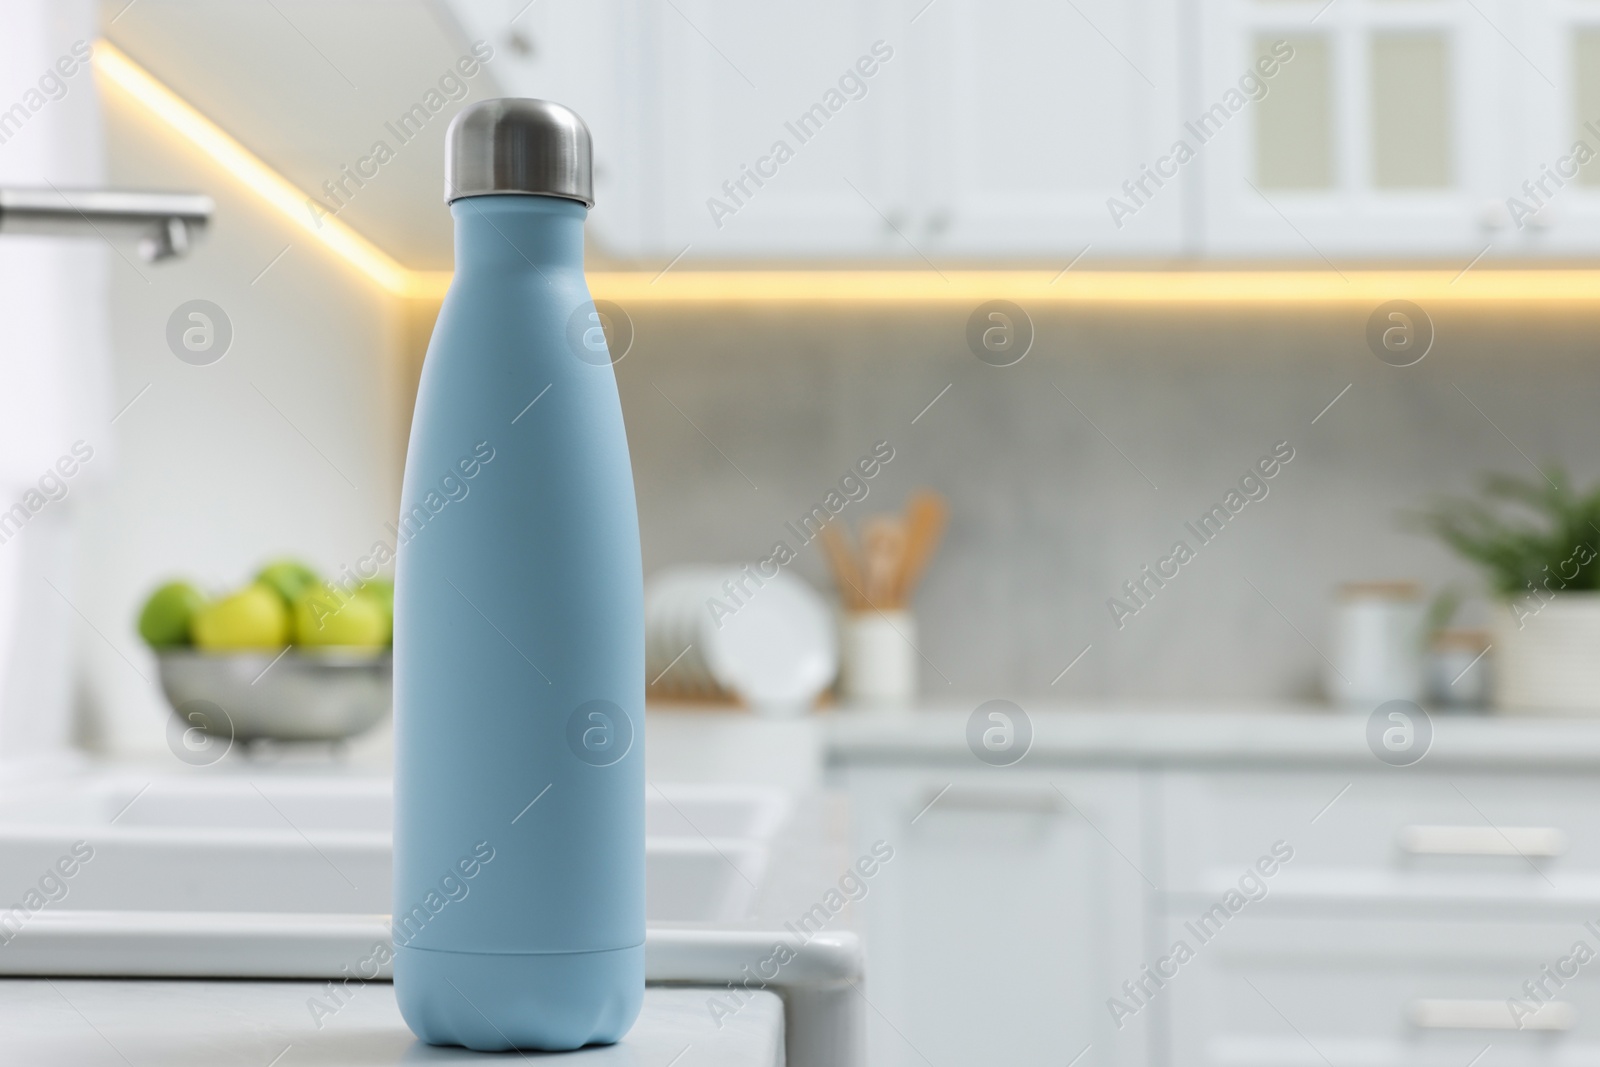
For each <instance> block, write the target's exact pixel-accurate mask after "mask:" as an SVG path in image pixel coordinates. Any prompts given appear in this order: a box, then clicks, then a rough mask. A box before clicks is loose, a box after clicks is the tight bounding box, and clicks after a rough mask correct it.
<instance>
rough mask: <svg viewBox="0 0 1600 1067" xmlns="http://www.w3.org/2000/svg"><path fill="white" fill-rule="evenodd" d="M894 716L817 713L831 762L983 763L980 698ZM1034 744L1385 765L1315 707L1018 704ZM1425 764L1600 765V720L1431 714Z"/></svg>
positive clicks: (1362, 729)
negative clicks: (977, 728)
mask: <svg viewBox="0 0 1600 1067" xmlns="http://www.w3.org/2000/svg"><path fill="white" fill-rule="evenodd" d="M980 703H981V702H980V701H976V700H975V701H973V702H972V704H971V705H968V706H962V707H959V708H950V707H948V706H947V707H946V708H944V709H941V710H931V711H912V712H899V713H863V712H855V713H852V712H848V711H838V712H834V713H832V714H830V715H827V716H826V717H825V718H824V722H825V725H824V727H823V729H824V734H825V741H824V747H825V751H826V759H827V761H828V762H829V763H830V764H831V765H834V766H840V765H851V764H863V763H872V764H896V763H918V764H926V763H929V762H934V763H941V764H951V763H953V764H968V763H970V764H971V765H973V766H974V767H977V766H981V764H980V763H979V762H978V761H977V759H976V757H974V755H973V753H972V751H971V749H969V748H968V745H967V723H968V719H969V717H970V716H971V715H972V713H973V710H974V709H975V708H976V707H977V706H978V705H979V704H980ZM1021 706H1022V708H1023V710H1024V711H1025V712H1026V713H1027V716H1028V719H1029V721H1030V722H1031V724H1032V727H1033V743H1032V747H1031V748H1030V749H1029V751H1028V754H1027V756H1026V757H1025V758H1024V759H1023V760H1022V761H1021V763H1020V764H1019V765H1021V766H1027V765H1029V764H1045V763H1051V764H1082V763H1093V764H1096V765H1114V764H1123V765H1129V764H1133V765H1138V764H1163V763H1208V764H1218V763H1222V764H1232V763H1236V764H1250V763H1271V764H1277V765H1285V764H1329V763H1334V764H1339V763H1344V764H1349V763H1357V764H1361V765H1364V766H1365V765H1370V766H1373V767H1381V766H1382V764H1380V763H1379V762H1378V760H1377V758H1376V757H1375V756H1374V755H1373V751H1372V749H1371V748H1370V747H1369V746H1368V742H1367V720H1368V718H1369V716H1368V715H1366V714H1361V713H1358V712H1345V711H1336V710H1332V709H1329V708H1326V707H1320V706H1316V705H1263V706H1259V707H1252V708H1244V707H1242V706H1241V705H1239V704H1230V705H1212V706H1206V705H1200V704H1196V705H1193V706H1178V705H1172V706H1166V707H1160V708H1147V709H1146V708H1134V707H1128V708H1116V707H1111V706H1107V705H1098V706H1095V705H1082V706H1068V705H1055V706H1051V705H1038V704H1032V703H1030V702H1021ZM1429 718H1430V721H1431V723H1432V728H1433V740H1432V744H1431V747H1430V749H1429V751H1428V754H1427V756H1426V757H1424V758H1423V760H1422V761H1421V762H1420V763H1419V764H1417V766H1419V767H1422V768H1429V767H1462V766H1485V767H1505V768H1518V767H1568V768H1579V769H1588V770H1596V769H1600V718H1539V717H1534V716H1509V715H1486V714H1468V713H1452V712H1443V711H1431V712H1430V713H1429Z"/></svg>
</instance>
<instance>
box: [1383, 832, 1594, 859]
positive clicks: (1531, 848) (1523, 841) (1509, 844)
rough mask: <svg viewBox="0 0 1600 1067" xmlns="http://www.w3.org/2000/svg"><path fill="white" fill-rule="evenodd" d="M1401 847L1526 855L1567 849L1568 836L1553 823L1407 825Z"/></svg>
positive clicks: (1425, 852)
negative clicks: (1522, 824)
mask: <svg viewBox="0 0 1600 1067" xmlns="http://www.w3.org/2000/svg"><path fill="white" fill-rule="evenodd" d="M1400 847H1401V848H1402V849H1404V850H1405V851H1407V852H1409V853H1410V854H1411V855H1413V856H1527V857H1530V858H1540V857H1543V858H1550V857H1553V856H1560V855H1562V854H1563V853H1565V852H1566V851H1567V835H1566V834H1564V833H1562V832H1561V831H1560V830H1557V829H1555V828H1554V827H1551V826H1502V827H1498V828H1496V827H1493V826H1407V827H1405V828H1404V829H1403V830H1401V831H1400Z"/></svg>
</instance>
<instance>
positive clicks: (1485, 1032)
mask: <svg viewBox="0 0 1600 1067" xmlns="http://www.w3.org/2000/svg"><path fill="white" fill-rule="evenodd" d="M1260 908H1261V910H1260V911H1257V912H1254V913H1250V912H1245V913H1242V914H1240V915H1238V916H1236V917H1235V918H1234V919H1232V920H1230V921H1229V923H1228V924H1227V925H1226V926H1225V927H1223V928H1222V929H1221V930H1220V931H1218V932H1217V933H1216V934H1215V936H1214V937H1212V938H1211V940H1209V941H1208V942H1201V941H1200V940H1199V939H1198V938H1197V937H1196V936H1195V934H1194V933H1193V930H1192V927H1191V925H1189V924H1191V923H1192V921H1193V919H1192V916H1190V915H1188V914H1186V913H1183V912H1169V914H1168V919H1167V923H1166V929H1167V935H1168V939H1169V946H1170V945H1171V944H1172V943H1173V942H1176V941H1177V940H1178V939H1180V938H1181V939H1184V940H1186V941H1187V943H1188V944H1189V945H1190V947H1191V948H1193V949H1194V955H1193V958H1191V959H1189V960H1188V961H1187V962H1185V963H1184V964H1183V965H1182V966H1181V967H1179V968H1178V969H1177V974H1176V975H1175V976H1174V977H1173V978H1172V979H1171V980H1169V981H1168V982H1167V983H1166V985H1165V986H1164V987H1162V988H1160V989H1157V990H1155V992H1154V995H1153V996H1152V997H1150V999H1149V1001H1148V1002H1147V1003H1146V1004H1145V1005H1143V1006H1142V1007H1140V1008H1138V1009H1136V1010H1139V1011H1140V1012H1141V1013H1142V1012H1144V1011H1150V1010H1151V1009H1156V1010H1163V1011H1165V1012H1168V1013H1170V1019H1171V1039H1172V1040H1171V1050H1170V1052H1171V1060H1170V1062H1171V1063H1172V1065H1173V1067H1247V1065H1248V1067H1266V1065H1268V1064H1272V1065H1278V1064H1307V1065H1311V1064H1323V1063H1335V1064H1355V1063H1361V1064H1393V1065H1401V1064H1404V1065H1406V1067H1433V1065H1437V1067H1466V1065H1467V1064H1469V1063H1477V1064H1479V1065H1480V1067H1489V1065H1491V1064H1492V1065H1494V1067H1521V1065H1535V1064H1537V1065H1556V1064H1562V1065H1565V1064H1578V1063H1594V1062H1600V936H1596V935H1595V934H1594V933H1593V932H1592V931H1591V930H1590V929H1589V928H1587V927H1585V926H1584V925H1583V924H1582V922H1581V921H1579V919H1578V918H1577V916H1576V915H1574V916H1570V917H1563V918H1562V919H1558V920H1553V921H1550V922H1543V923H1495V922H1465V921H1464V922H1454V921H1434V920H1428V919H1421V920H1418V919H1415V918H1412V917H1410V916H1407V915H1401V914H1395V915H1384V914H1381V913H1379V914H1369V915H1367V916H1365V917H1363V918H1353V919H1335V918H1329V917H1327V916H1325V915H1316V914H1304V913H1302V914H1296V910H1297V909H1296V908H1295V907H1294V906H1293V905H1283V904H1273V903H1263V904H1262V905H1260ZM1300 910H1301V911H1302V912H1303V911H1304V910H1305V909H1300ZM1580 941H1581V942H1583V943H1584V944H1585V945H1586V952H1592V953H1594V954H1595V955H1594V957H1593V958H1592V959H1589V960H1588V962H1587V963H1580V962H1578V960H1577V957H1576V956H1575V954H1574V951H1573V950H1574V947H1575V945H1576V944H1577V943H1578V942H1580ZM1168 951H1170V948H1169V950H1168ZM1545 967H1549V968H1550V970H1551V971H1552V972H1554V971H1557V970H1558V969H1559V970H1565V971H1566V972H1567V973H1568V974H1570V975H1573V977H1571V978H1568V979H1566V980H1564V984H1563V985H1557V984H1556V983H1555V982H1554V981H1553V980H1551V979H1549V978H1545V977H1544V975H1545V972H1544V968H1545ZM1166 969H1167V970H1171V965H1168V966H1167V968H1166ZM1541 979H1543V980H1544V982H1545V990H1546V992H1547V993H1548V996H1545V997H1542V998H1541V1000H1542V1001H1543V1002H1542V1003H1540V1002H1535V1001H1534V1000H1533V999H1532V998H1531V997H1530V996H1529V995H1528V993H1527V991H1526V990H1525V989H1524V985H1523V984H1524V983H1525V982H1536V981H1539V980H1541ZM1512 998H1516V999H1517V1000H1518V1002H1519V1004H1520V1005H1522V1007H1519V1008H1518V1009H1517V1011H1516V1012H1513V1010H1512V1008H1511V1006H1510V1004H1509V1003H1508V1002H1509V1001H1510V1000H1511V999H1512ZM1129 1006H1130V1008H1132V1007H1134V1006H1133V1005H1131V1004H1130V1005H1129ZM1158 1006H1159V1008H1158ZM1519 1024H1520V1026H1519ZM1491 1046H1492V1051H1490V1052H1489V1053H1488V1054H1487V1055H1484V1049H1485V1048H1488V1047H1491ZM1480 1055H1482V1056H1483V1058H1482V1059H1481V1060H1477V1059H1475V1057H1478V1056H1480Z"/></svg>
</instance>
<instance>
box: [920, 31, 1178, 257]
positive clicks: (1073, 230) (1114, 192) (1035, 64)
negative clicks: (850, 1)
mask: <svg viewBox="0 0 1600 1067" xmlns="http://www.w3.org/2000/svg"><path fill="white" fill-rule="evenodd" d="M1182 25H1183V22H1182V19H1181V17H1180V5H1179V3H1178V2H1177V0H1079V2H1077V3H1072V4H1042V3H1039V2H1037V0H938V2H937V3H935V4H933V5H932V6H930V7H929V8H928V10H927V11H926V13H925V14H924V15H923V16H922V17H921V18H920V19H919V20H918V22H917V23H916V25H915V26H913V27H911V29H910V33H909V35H908V37H909V40H908V45H907V47H906V50H905V51H906V62H907V64H908V65H909V66H911V67H912V68H914V71H915V74H916V82H917V96H916V99H917V107H916V109H915V111H914V113H913V115H912V121H913V123H914V124H915V129H916V135H915V138H914V140H913V145H912V146H913V149H914V152H915V155H914V157H913V158H914V161H915V163H916V166H915V167H914V168H913V171H914V175H915V182H914V184H913V185H912V186H911V188H910V189H908V193H909V197H910V204H909V209H908V211H909V222H910V230H909V231H908V233H909V235H910V236H911V237H912V239H913V240H915V241H917V242H919V243H920V244H922V245H923V247H924V248H925V250H926V251H927V253H928V254H929V256H930V257H932V258H933V259H934V260H935V261H936V262H938V261H940V257H941V256H948V257H961V258H964V259H972V258H982V257H985V256H995V255H1010V256H1019V257H1026V258H1030V259H1042V260H1045V261H1047V262H1051V263H1055V262H1059V263H1060V265H1061V266H1063V267H1064V266H1066V264H1067V263H1068V262H1070V261H1071V260H1072V259H1073V258H1074V257H1076V256H1077V255H1078V254H1079V253H1080V252H1082V251H1083V250H1084V249H1085V248H1088V249H1089V251H1088V254H1087V255H1086V256H1085V261H1091V260H1094V259H1098V258H1106V257H1117V256H1123V257H1152V256H1165V255H1174V254H1176V253H1178V252H1179V251H1180V247H1181V243H1182V225H1181V223H1182V217H1183V200H1184V193H1183V189H1182V186H1181V183H1179V182H1176V181H1168V182H1166V183H1165V184H1156V183H1154V182H1152V180H1151V179H1149V178H1148V177H1146V172H1145V171H1143V170H1142V168H1143V167H1146V166H1151V165H1154V164H1155V163H1156V162H1157V160H1158V159H1159V158H1160V157H1161V156H1162V154H1163V152H1164V151H1165V150H1166V149H1167V147H1168V146H1169V145H1170V144H1171V143H1172V141H1173V140H1174V138H1176V137H1177V135H1178V133H1179V124H1180V108H1179V101H1180V99H1181V92H1182V86H1181V84H1180V76H1181V74H1182V71H1183V64H1182V63H1181V62H1180V61H1179V47H1178V40H1179V34H1180V31H1181V28H1182ZM1140 181H1142V182H1144V183H1145V190H1146V191H1148V193H1149V194H1150V195H1149V196H1148V197H1144V196H1140V197H1139V199H1140V200H1142V201H1143V203H1142V204H1138V205H1135V213H1134V214H1133V215H1130V216H1119V217H1118V218H1116V219H1114V218H1113V214H1112V212H1111V210H1110V209H1109V207H1108V200H1109V198H1110V197H1112V196H1117V197H1119V198H1124V199H1126V198H1127V197H1128V196H1129V194H1128V193H1127V192H1125V191H1124V190H1123V189H1122V184H1123V183H1124V182H1140ZM1119 223H1120V225H1119ZM946 261H947V260H946Z"/></svg>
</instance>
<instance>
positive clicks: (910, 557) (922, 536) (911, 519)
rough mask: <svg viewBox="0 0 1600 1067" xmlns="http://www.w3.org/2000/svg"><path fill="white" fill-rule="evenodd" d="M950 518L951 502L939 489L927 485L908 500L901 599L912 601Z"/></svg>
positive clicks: (902, 601)
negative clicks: (929, 488) (930, 488)
mask: <svg viewBox="0 0 1600 1067" xmlns="http://www.w3.org/2000/svg"><path fill="white" fill-rule="evenodd" d="M949 521H950V505H949V504H948V503H946V501H945V498H944V497H943V496H942V495H940V494H939V493H935V492H933V491H931V490H926V489H925V490H922V491H921V492H918V493H915V494H913V495H912V497H911V499H910V500H909V501H907V503H906V526H907V534H906V547H905V554H904V559H903V561H902V566H901V572H900V576H899V581H898V583H897V589H896V596H897V598H898V599H899V601H900V603H902V604H906V603H910V601H911V596H912V594H913V593H915V592H916V591H917V586H918V585H919V584H920V583H921V582H922V576H923V574H924V573H925V572H926V571H927V569H928V563H929V561H931V560H932V559H933V554H934V552H935V551H936V550H937V549H938V547H939V541H940V539H941V538H942V537H943V536H944V529H945V526H946V524H948V523H949Z"/></svg>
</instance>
